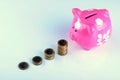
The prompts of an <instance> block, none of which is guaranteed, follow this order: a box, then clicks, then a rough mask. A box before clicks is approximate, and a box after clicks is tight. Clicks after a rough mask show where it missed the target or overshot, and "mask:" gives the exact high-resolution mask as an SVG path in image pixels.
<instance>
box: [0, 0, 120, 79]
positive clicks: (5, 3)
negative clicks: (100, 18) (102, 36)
mask: <svg viewBox="0 0 120 80" xmlns="http://www.w3.org/2000/svg"><path fill="white" fill-rule="evenodd" d="M73 7H79V8H80V9H92V8H106V9H108V10H109V12H110V15H111V20H112V24H113V34H112V37H111V39H110V40H109V41H108V42H107V43H106V44H105V45H103V46H101V47H98V48H95V49H92V50H91V51H84V50H82V49H80V47H79V46H78V45H77V44H76V43H74V42H72V41H71V40H70V39H69V28H70V24H71V21H72V13H71V9H72V8H73ZM119 8H120V1H119V0H116V1H115V0H111V1H110V0H109V1H108V0H96V1H95V0H0V63H1V64H0V80H120V42H119V41H120V35H119V34H120V9H119ZM61 38H65V39H67V40H68V42H69V51H68V52H69V53H68V55H67V56H64V57H61V56H59V55H56V57H55V59H54V60H52V61H47V60H45V59H44V60H43V61H44V62H43V64H42V65H41V66H37V67H36V66H34V65H33V64H32V63H31V58H32V57H33V56H36V55H40V56H42V57H43V58H44V56H43V51H44V49H46V48H48V47H51V48H54V49H55V51H56V47H57V45H56V44H57V41H58V40H59V39H61ZM21 61H27V62H29V64H30V67H29V69H28V70H26V71H21V70H19V69H18V67H17V66H18V63H19V62H21Z"/></svg>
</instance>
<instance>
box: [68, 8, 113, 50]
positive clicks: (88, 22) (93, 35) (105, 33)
mask: <svg viewBox="0 0 120 80" xmlns="http://www.w3.org/2000/svg"><path fill="white" fill-rule="evenodd" d="M72 13H73V15H74V18H73V21H72V25H71V29H70V38H71V39H72V40H74V41H75V42H77V43H78V44H79V45H80V46H81V47H82V48H84V49H85V50H90V49H91V48H93V47H96V46H99V45H102V44H104V43H105V42H106V41H108V39H109V38H110V36H111V33H112V25H111V20H110V17H109V13H108V10H106V9H92V10H84V11H81V10H80V9H78V8H73V9H72Z"/></svg>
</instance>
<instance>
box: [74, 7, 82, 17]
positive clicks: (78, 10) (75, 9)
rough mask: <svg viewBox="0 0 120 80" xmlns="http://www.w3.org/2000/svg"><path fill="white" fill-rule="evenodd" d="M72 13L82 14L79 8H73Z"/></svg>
mask: <svg viewBox="0 0 120 80" xmlns="http://www.w3.org/2000/svg"><path fill="white" fill-rule="evenodd" d="M72 13H73V15H74V16H79V15H80V14H81V10H80V9H78V8H73V9H72Z"/></svg>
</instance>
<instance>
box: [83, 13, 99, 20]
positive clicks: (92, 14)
mask: <svg viewBox="0 0 120 80" xmlns="http://www.w3.org/2000/svg"><path fill="white" fill-rule="evenodd" d="M95 15H97V13H95V14H91V15H89V16H87V17H85V19H88V18H91V17H93V16H95Z"/></svg>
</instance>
